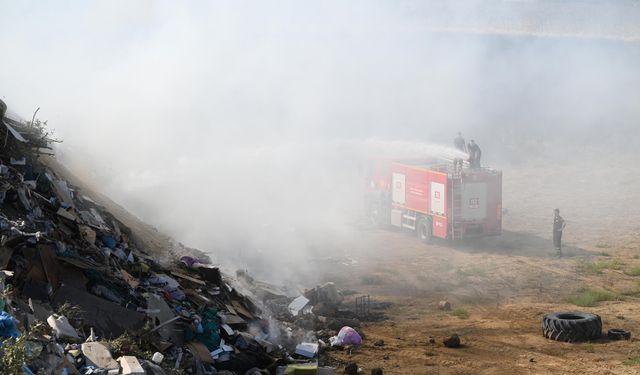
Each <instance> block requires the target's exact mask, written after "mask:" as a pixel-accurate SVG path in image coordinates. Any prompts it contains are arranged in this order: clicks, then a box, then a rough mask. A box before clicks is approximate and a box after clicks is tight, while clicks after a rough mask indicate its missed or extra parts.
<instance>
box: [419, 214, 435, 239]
mask: <svg viewBox="0 0 640 375" xmlns="http://www.w3.org/2000/svg"><path fill="white" fill-rule="evenodd" d="M431 228H432V226H431V219H429V218H422V219H420V220H418V225H417V226H416V231H417V232H418V237H420V240H421V241H422V242H429V241H431Z"/></svg>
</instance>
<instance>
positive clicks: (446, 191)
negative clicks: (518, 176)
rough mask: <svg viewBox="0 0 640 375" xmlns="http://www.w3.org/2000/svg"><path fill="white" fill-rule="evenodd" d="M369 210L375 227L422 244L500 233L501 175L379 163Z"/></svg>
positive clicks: (427, 163) (424, 163) (421, 163)
mask: <svg viewBox="0 0 640 375" xmlns="http://www.w3.org/2000/svg"><path fill="white" fill-rule="evenodd" d="M368 174H369V182H370V184H369V194H368V195H367V196H368V200H367V202H368V204H367V207H368V208H367V209H368V212H369V215H370V217H371V218H372V219H373V221H374V222H375V223H376V224H380V225H391V226H394V227H398V228H403V229H408V230H411V231H415V232H416V233H417V235H418V236H419V237H420V239H422V240H423V241H425V242H426V241H429V240H430V239H431V238H432V237H438V238H443V239H450V240H459V239H464V238H472V237H482V236H490V235H498V234H500V233H501V232H502V172H501V171H497V170H494V169H491V168H477V169H471V168H466V167H464V168H462V167H458V168H456V167H454V165H453V163H442V162H438V161H433V160H415V159H412V160H394V161H377V162H375V163H373V165H372V168H371V170H370V171H369V173H368Z"/></svg>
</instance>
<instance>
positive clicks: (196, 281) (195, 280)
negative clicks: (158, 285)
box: [171, 271, 207, 286]
mask: <svg viewBox="0 0 640 375" xmlns="http://www.w3.org/2000/svg"><path fill="white" fill-rule="evenodd" d="M171 274H172V275H173V276H177V277H180V278H182V279H185V280H189V281H191V282H194V283H196V284H200V285H203V286H204V285H207V283H206V282H204V281H202V280H199V279H196V278H194V277H191V276H188V275H185V274H183V273H180V272H176V271H171Z"/></svg>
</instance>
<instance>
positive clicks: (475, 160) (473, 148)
mask: <svg viewBox="0 0 640 375" xmlns="http://www.w3.org/2000/svg"><path fill="white" fill-rule="evenodd" d="M467 150H468V151H469V164H470V165H471V168H473V169H477V168H480V158H481V157H482V150H480V146H478V144H477V143H476V141H474V140H473V139H472V140H471V142H470V143H469V145H468V146H467Z"/></svg>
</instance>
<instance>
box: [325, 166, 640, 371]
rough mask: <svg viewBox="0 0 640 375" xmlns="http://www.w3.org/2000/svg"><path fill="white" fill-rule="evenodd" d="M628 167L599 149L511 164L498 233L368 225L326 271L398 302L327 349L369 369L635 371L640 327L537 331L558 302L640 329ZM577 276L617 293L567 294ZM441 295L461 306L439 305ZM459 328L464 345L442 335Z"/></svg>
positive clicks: (636, 223) (638, 225)
mask: <svg viewBox="0 0 640 375" xmlns="http://www.w3.org/2000/svg"><path fill="white" fill-rule="evenodd" d="M605 164H607V165H609V167H608V169H606V168H605V167H606V166H605ZM631 169H632V170H630V168H629V167H625V166H620V167H619V168H615V167H611V166H610V164H608V163H605V162H604V161H601V165H599V164H598V162H597V161H596V162H594V163H585V164H584V165H578V166H577V165H575V164H574V165H567V166H557V165H553V166H550V165H549V164H548V163H539V164H535V163H533V164H531V165H528V166H526V167H519V168H515V167H509V168H504V171H505V174H504V199H503V202H504V205H503V206H504V208H505V210H506V211H505V215H504V224H503V227H504V233H503V235H502V236H500V237H494V238H488V239H484V240H481V241H473V242H470V243H465V244H450V243H446V242H436V243H433V244H428V245H427V244H423V243H421V242H419V241H418V239H417V238H415V237H414V236H412V235H411V234H409V233H403V232H400V231H393V230H374V229H370V230H363V231H362V232H361V238H360V239H359V241H357V242H356V243H354V245H353V246H352V247H351V248H349V249H345V251H344V254H343V255H341V256H338V257H332V258H328V259H320V260H319V261H322V262H323V263H324V264H325V265H329V266H330V267H327V268H328V269H329V271H327V273H326V277H325V278H326V280H332V281H335V282H336V283H337V284H338V285H339V286H340V287H341V288H342V289H347V290H355V291H357V292H358V293H360V294H370V295H371V296H372V298H373V300H374V301H377V302H390V303H392V305H391V307H390V308H389V309H388V310H387V311H386V314H387V317H388V319H387V320H384V321H381V322H376V323H367V324H365V326H364V327H363V331H364V333H365V335H366V340H365V342H364V345H363V346H362V347H361V348H359V349H357V350H354V351H351V352H350V353H349V352H332V354H331V355H332V357H333V358H335V359H337V360H340V361H355V362H356V363H358V364H359V365H360V366H361V367H362V368H363V369H364V371H365V372H364V373H365V374H368V373H369V372H370V370H371V369H372V368H374V367H381V368H383V369H384V371H385V374H636V373H640V345H639V344H638V340H637V339H635V338H632V340H631V341H608V340H606V339H602V340H599V341H596V342H589V343H576V344H569V343H561V342H555V341H551V340H547V339H545V338H544V337H543V336H542V333H541V320H542V317H543V315H544V314H546V313H550V312H556V311H587V312H593V313H596V314H599V315H600V316H601V317H602V320H603V330H604V332H605V334H606V330H608V329H609V328H614V327H615V328H624V329H627V330H630V331H631V332H632V335H635V334H636V333H639V332H640V311H639V310H638V309H637V306H638V301H639V299H638V297H639V296H640V276H632V275H640V268H638V267H640V259H639V258H640V236H639V233H640V220H639V219H640V214H639V212H640V210H639V209H638V207H637V206H636V204H637V202H638V201H639V199H638V196H639V195H640V194H639V192H638V191H637V190H638V189H634V188H633V184H632V180H633V178H637V176H640V174H639V173H638V168H637V167H635V170H633V168H631ZM630 173H631V175H630ZM539 176H546V177H545V178H542V179H541V178H539ZM634 176H635V177H634ZM611 181H617V182H616V184H615V186H613V187H611V186H609V188H608V190H607V189H606V187H607V185H608V183H610V182H611ZM612 189H613V190H615V191H612ZM612 194H613V195H614V196H612ZM556 206H558V207H560V208H561V210H562V214H563V216H564V217H565V219H566V220H567V222H568V225H567V229H566V234H565V244H566V247H565V252H564V255H565V256H564V257H563V258H562V259H558V258H556V257H554V250H553V249H552V246H551V238H550V237H551V222H552V220H551V217H552V211H553V208H554V207H556ZM634 268H638V270H636V271H637V272H634ZM581 288H591V289H595V290H604V291H608V292H609V293H610V299H611V300H609V301H603V302H598V303H595V305H594V306H592V307H580V306H576V305H574V304H572V303H571V302H569V300H571V298H572V297H575V296H576V295H577V294H578V293H579V290H580V289H581ZM440 300H448V301H450V302H451V303H452V304H453V307H454V309H458V310H456V311H455V313H454V312H444V311H441V310H439V309H438V308H437V304H438V302H439V301H440ZM465 313H466V314H468V317H467V316H465V315H466V314H465ZM452 333H457V334H458V335H460V337H461V340H462V343H463V347H461V348H457V349H450V348H446V347H444V346H443V344H442V340H443V338H444V337H446V336H448V335H450V334H452ZM430 339H433V340H434V343H431V342H430ZM377 340H384V346H374V345H373V344H374V342H375V341H377Z"/></svg>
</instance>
